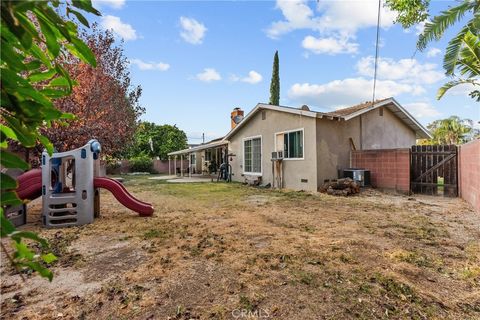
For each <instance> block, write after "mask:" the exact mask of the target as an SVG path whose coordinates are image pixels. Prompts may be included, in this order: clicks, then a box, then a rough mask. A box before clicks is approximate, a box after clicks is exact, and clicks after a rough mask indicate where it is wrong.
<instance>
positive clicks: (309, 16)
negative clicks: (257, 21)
mask: <svg viewBox="0 0 480 320" xmlns="http://www.w3.org/2000/svg"><path fill="white" fill-rule="evenodd" d="M306 3H307V1H305V0H290V1H288V0H277V5H276V8H277V9H280V10H281V11H282V14H283V17H284V18H285V20H282V21H276V22H273V23H272V25H271V26H270V28H268V29H267V31H266V32H267V35H268V36H269V37H270V38H278V37H280V36H281V35H283V34H285V33H288V32H290V31H293V30H296V29H313V30H317V29H318V28H319V23H320V21H319V19H318V18H314V13H313V11H312V9H310V7H309V6H308V5H307V4H306Z"/></svg>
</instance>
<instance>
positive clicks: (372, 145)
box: [362, 108, 416, 150]
mask: <svg viewBox="0 0 480 320" xmlns="http://www.w3.org/2000/svg"><path fill="white" fill-rule="evenodd" d="M362 131H363V149H364V150H370V149H393V148H410V147H411V146H412V145H414V144H415V140H416V139H415V132H414V131H413V130H412V129H411V128H410V127H408V126H407V125H406V124H405V123H404V122H403V121H402V120H400V119H399V118H398V117H397V116H395V115H394V114H393V113H392V112H391V111H390V110H388V109H387V108H383V116H380V113H379V110H378V109H377V110H372V111H370V112H367V113H365V114H363V115H362Z"/></svg>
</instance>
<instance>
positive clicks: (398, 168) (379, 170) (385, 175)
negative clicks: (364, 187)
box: [351, 148, 410, 193]
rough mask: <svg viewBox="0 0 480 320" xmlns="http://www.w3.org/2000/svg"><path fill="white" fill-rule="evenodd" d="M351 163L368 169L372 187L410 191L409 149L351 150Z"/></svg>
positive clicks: (356, 166)
mask: <svg viewBox="0 0 480 320" xmlns="http://www.w3.org/2000/svg"><path fill="white" fill-rule="evenodd" d="M351 164H352V167H353V168H364V169H368V170H370V176H371V183H372V186H373V187H376V188H381V189H391V190H396V191H397V192H401V193H409V192H410V149H407V148H402V149H376V150H357V151H352V153H351Z"/></svg>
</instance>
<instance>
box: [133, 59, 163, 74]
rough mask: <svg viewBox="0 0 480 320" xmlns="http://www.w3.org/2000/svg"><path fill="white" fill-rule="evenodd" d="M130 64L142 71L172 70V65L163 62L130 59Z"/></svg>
mask: <svg viewBox="0 0 480 320" xmlns="http://www.w3.org/2000/svg"><path fill="white" fill-rule="evenodd" d="M130 63H131V64H134V65H136V66H137V67H138V68H139V69H140V70H158V71H167V70H168V69H170V65H169V64H168V63H163V62H145V61H142V60H140V59H130Z"/></svg>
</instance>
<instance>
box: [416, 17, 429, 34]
mask: <svg viewBox="0 0 480 320" xmlns="http://www.w3.org/2000/svg"><path fill="white" fill-rule="evenodd" d="M427 22H430V21H428V20H427V21H422V22H420V23H418V24H416V25H415V34H416V35H417V36H419V35H420V34H422V33H423V29H425V24H426V23H427Z"/></svg>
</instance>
